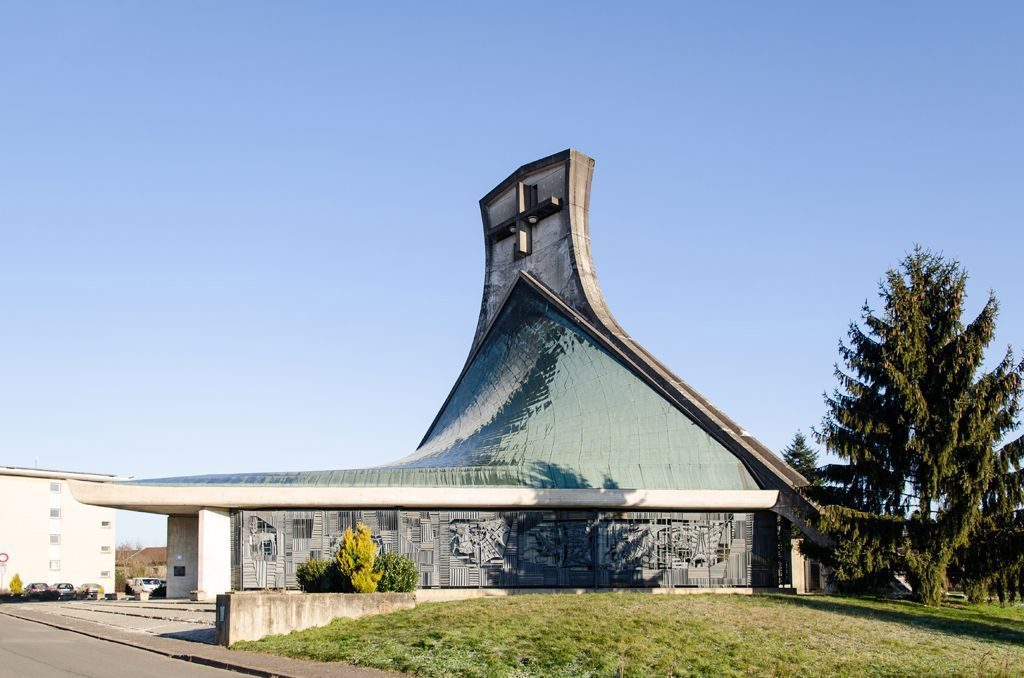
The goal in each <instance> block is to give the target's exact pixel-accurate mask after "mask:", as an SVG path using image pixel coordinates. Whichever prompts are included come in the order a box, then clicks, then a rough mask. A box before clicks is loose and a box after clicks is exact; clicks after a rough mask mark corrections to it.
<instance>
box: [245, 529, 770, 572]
mask: <svg viewBox="0 0 1024 678" xmlns="http://www.w3.org/2000/svg"><path fill="white" fill-rule="evenodd" d="M232 520H233V529H234V530H235V538H236V539H238V543H239V545H241V546H242V548H235V549H233V550H232V553H233V554H234V562H233V563H232V565H233V572H232V574H233V578H234V587H235V588H237V589H258V588H267V587H274V586H277V587H281V588H284V587H288V588H295V587H296V586H297V582H296V580H295V568H296V566H298V565H299V564H301V563H303V562H305V560H307V559H308V558H311V557H313V558H329V557H332V556H333V554H334V553H335V552H336V551H337V549H338V546H339V545H340V543H341V534H342V533H343V532H344V530H345V528H347V527H352V526H355V525H356V524H357V523H364V524H366V525H367V526H369V527H370V529H371V531H372V532H373V535H374V541H375V542H376V543H377V545H378V548H379V549H380V550H382V551H395V552H397V553H400V554H403V555H407V556H409V557H410V558H412V559H413V561H414V562H415V563H416V566H417V569H418V570H419V572H420V586H422V587H456V588H465V587H472V588H476V587H502V588H509V587H515V588H529V587H538V588H558V587H562V588H593V587H600V588H615V587H645V588H646V587H716V588H720V587H752V586H756V587H763V586H778V585H780V583H781V584H787V583H788V573H787V571H786V568H785V567H782V566H780V565H779V563H780V562H783V563H784V561H785V552H786V551H788V548H789V544H788V537H787V536H786V535H785V534H783V535H781V536H782V539H783V540H784V548H780V543H783V542H780V532H779V521H778V520H777V518H776V516H775V515H774V514H772V513H769V512H755V513H691V512H687V513H653V512H631V513H626V512H624V513H609V512H598V511H398V510H383V511H350V510H345V511H331V510H315V511H314V510H311V511H244V510H243V511H235V512H234V513H233V514H232Z"/></svg>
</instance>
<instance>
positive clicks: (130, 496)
mask: <svg viewBox="0 0 1024 678" xmlns="http://www.w3.org/2000/svg"><path fill="white" fill-rule="evenodd" d="M68 482H69V484H70V485H71V493H72V495H73V496H74V498H75V499H76V500H77V501H79V502H81V503H83V504H91V505H93V506H106V507H109V508H118V509H127V510H131V511H144V512H149V513H163V514H168V515H177V514H189V513H196V512H197V511H199V510H200V509H203V508H215V509H282V508H309V509H321V508H337V509H345V508H352V509H359V508H363V509H460V510H503V509H512V510H526V509H600V510H630V511H766V510H771V509H773V508H775V506H776V504H777V503H778V501H779V492H778V490H623V489H604V488H580V489H531V488H518V487H479V488H478V487H473V488H450V487H320V486H304V487H274V488H273V489H272V491H268V488H267V487H263V486H236V487H229V486H203V487H189V486H181V485H165V486H161V485H142V484H130V485H128V484H110V483H92V482H84V481H74V480H72V481H68Z"/></svg>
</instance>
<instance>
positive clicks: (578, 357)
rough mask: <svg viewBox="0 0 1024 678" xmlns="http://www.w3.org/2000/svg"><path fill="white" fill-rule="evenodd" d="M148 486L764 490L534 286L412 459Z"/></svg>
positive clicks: (502, 320) (506, 309)
mask: <svg viewBox="0 0 1024 678" xmlns="http://www.w3.org/2000/svg"><path fill="white" fill-rule="evenodd" d="M137 482H141V483H153V484H182V485H185V484H188V485H194V484H213V485H237V484H246V485H320V486H362V487H366V486H392V487H394V486H406V487H439V486H440V487H447V486H450V487H480V486H483V487H487V486H490V487H529V488H579V487H605V488H628V489H677V490H756V489H759V488H758V485H757V483H756V482H755V481H754V479H753V477H751V475H750V473H749V472H748V471H747V469H746V468H745V467H744V466H743V464H742V463H741V462H740V460H739V459H738V458H737V457H736V456H735V455H734V454H733V453H732V452H730V451H729V450H728V449H726V448H725V447H724V446H722V445H721V444H720V443H719V442H718V441H716V440H715V439H714V438H712V437H711V436H710V435H709V434H708V433H707V432H705V431H704V429H702V428H701V427H700V426H698V425H697V424H696V423H694V422H693V421H692V420H691V419H690V418H689V417H688V416H686V415H685V414H684V413H683V412H682V411H680V410H679V409H678V408H677V407H675V406H674V405H673V404H672V403H671V402H670V401H669V400H667V399H666V398H664V397H663V396H662V395H661V394H660V393H659V392H658V391H656V390H655V389H654V388H652V387H651V386H650V385H649V383H648V382H647V381H645V380H644V379H642V378H640V377H639V376H638V375H637V374H636V373H634V371H633V370H631V369H630V368H629V367H628V366H627V365H626V364H624V363H623V362H622V361H621V360H620V359H619V358H618V357H617V356H616V355H615V354H613V353H612V352H611V351H609V350H608V349H607V348H606V347H605V346H604V345H602V343H600V342H599V341H597V340H595V338H594V337H593V336H591V334H589V333H588V332H587V331H586V330H585V329H584V328H583V327H581V325H580V323H578V322H577V321H576V320H575V319H574V318H572V317H571V316H570V314H568V313H566V312H565V310H564V309H563V308H562V306H561V304H560V302H559V300H558V299H557V298H556V297H555V296H554V295H553V294H551V293H550V292H548V291H547V290H543V289H540V288H535V287H534V286H533V285H531V284H529V283H527V282H526V281H525V280H523V279H520V280H519V281H518V282H516V283H515V284H514V286H513V288H512V290H511V292H510V294H509V296H508V297H507V299H506V300H505V303H504V305H503V307H502V309H501V311H500V312H499V313H498V314H497V315H496V316H495V319H494V321H493V323H492V324H491V326H490V328H489V329H488V331H487V333H486V334H485V336H484V337H483V339H482V340H481V342H480V344H479V347H478V348H477V350H476V351H475V352H474V353H473V355H472V356H471V357H470V360H469V361H468V363H467V366H466V368H465V369H464V371H463V373H462V375H461V376H460V378H459V380H458V382H457V383H456V385H455V388H454V389H453V390H452V393H451V395H450V396H449V397H448V400H447V401H446V402H445V404H444V406H443V407H442V409H441V411H440V413H439V414H438V416H437V418H436V420H435V421H434V423H433V425H432V426H431V427H430V430H429V431H428V432H427V435H426V437H425V438H424V440H423V442H422V443H421V445H420V447H419V448H418V449H417V450H416V452H414V453H413V454H411V455H409V456H408V457H405V458H404V459H401V460H399V461H397V462H394V463H392V464H389V465H387V466H382V467H378V468H370V469H352V470H342V471H312V472H294V473H247V474H238V475H208V476H192V477H185V478H166V479H160V480H147V481H137Z"/></svg>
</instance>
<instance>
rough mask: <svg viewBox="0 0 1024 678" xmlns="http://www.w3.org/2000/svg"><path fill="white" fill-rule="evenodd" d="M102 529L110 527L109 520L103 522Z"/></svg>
mask: <svg viewBox="0 0 1024 678" xmlns="http://www.w3.org/2000/svg"><path fill="white" fill-rule="evenodd" d="M100 527H110V521H109V520H104V521H103V522H101V523H100Z"/></svg>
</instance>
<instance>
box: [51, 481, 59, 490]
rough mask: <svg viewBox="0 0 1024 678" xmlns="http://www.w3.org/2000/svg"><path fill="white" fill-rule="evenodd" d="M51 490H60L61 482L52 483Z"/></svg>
mask: <svg viewBox="0 0 1024 678" xmlns="http://www.w3.org/2000/svg"><path fill="white" fill-rule="evenodd" d="M50 492H60V483H50Z"/></svg>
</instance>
